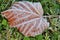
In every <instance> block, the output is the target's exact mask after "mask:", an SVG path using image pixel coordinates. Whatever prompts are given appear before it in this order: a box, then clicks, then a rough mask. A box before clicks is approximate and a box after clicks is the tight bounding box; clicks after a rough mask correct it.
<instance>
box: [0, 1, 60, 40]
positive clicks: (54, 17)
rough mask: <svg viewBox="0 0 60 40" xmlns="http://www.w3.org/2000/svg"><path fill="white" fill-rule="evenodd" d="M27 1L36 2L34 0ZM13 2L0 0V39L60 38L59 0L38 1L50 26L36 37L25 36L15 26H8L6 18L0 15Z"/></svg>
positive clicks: (54, 39)
mask: <svg viewBox="0 0 60 40" xmlns="http://www.w3.org/2000/svg"><path fill="white" fill-rule="evenodd" d="M16 1H19V0H16ZM28 1H32V2H36V0H28ZM37 1H38V0H37ZM14 2H15V0H0V40H60V18H59V15H60V0H40V1H39V2H41V4H42V6H43V9H44V16H46V18H47V20H48V21H49V22H50V27H49V28H48V29H47V30H45V31H44V33H43V34H40V35H37V36H36V37H25V36H24V35H22V34H21V33H20V32H19V31H18V30H17V29H16V28H10V27H9V25H8V22H7V20H6V19H5V18H3V17H2V16H1V12H2V11H4V10H7V9H8V8H9V7H10V6H11V4H13V3H14Z"/></svg>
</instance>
